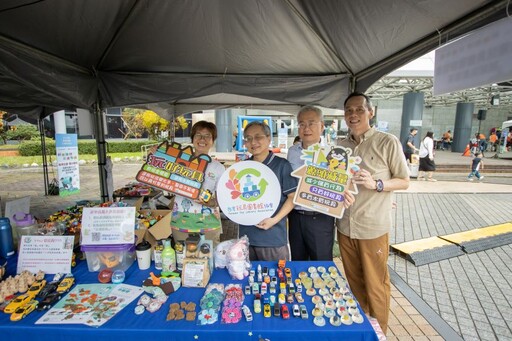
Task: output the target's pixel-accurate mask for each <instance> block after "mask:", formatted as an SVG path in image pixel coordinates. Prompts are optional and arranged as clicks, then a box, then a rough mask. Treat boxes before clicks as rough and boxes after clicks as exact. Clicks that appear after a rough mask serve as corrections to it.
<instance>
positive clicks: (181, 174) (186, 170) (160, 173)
mask: <svg viewBox="0 0 512 341" xmlns="http://www.w3.org/2000/svg"><path fill="white" fill-rule="evenodd" d="M211 161H212V159H211V158H210V156H208V155H206V154H201V155H199V156H197V157H196V156H194V153H193V149H192V147H191V146H187V147H185V148H182V147H181V145H180V144H179V143H177V142H168V141H165V142H163V143H162V144H160V145H159V146H158V148H157V149H156V150H155V152H154V153H150V154H149V155H148V158H147V161H146V163H145V164H144V165H142V168H141V170H140V171H139V172H138V173H137V177H136V179H137V181H139V182H142V183H145V184H148V185H150V186H153V187H157V188H160V189H163V190H164V191H168V192H172V193H176V194H179V195H181V196H183V197H186V198H189V199H192V200H193V199H197V198H198V197H199V195H200V194H201V192H200V191H201V186H202V185H203V182H204V176H205V175H204V172H205V170H206V167H207V166H208V164H209V163H210V162H211Z"/></svg>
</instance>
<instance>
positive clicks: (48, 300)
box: [37, 291, 60, 311]
mask: <svg viewBox="0 0 512 341" xmlns="http://www.w3.org/2000/svg"><path fill="white" fill-rule="evenodd" d="M58 300H60V293H59V292H56V291H54V292H52V293H50V294H48V295H47V296H46V297H45V298H44V299H43V300H42V301H41V302H39V304H38V305H37V310H39V311H41V310H45V309H49V308H50V307H51V306H52V305H53V304H54V303H55V302H57V301H58Z"/></svg>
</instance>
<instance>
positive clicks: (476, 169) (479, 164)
mask: <svg viewBox="0 0 512 341" xmlns="http://www.w3.org/2000/svg"><path fill="white" fill-rule="evenodd" d="M480 169H484V162H483V160H482V158H481V157H480V153H478V152H477V153H476V154H475V157H474V158H473V160H471V173H469V175H468V180H469V181H473V176H476V178H477V179H478V180H482V179H483V178H484V176H483V175H480Z"/></svg>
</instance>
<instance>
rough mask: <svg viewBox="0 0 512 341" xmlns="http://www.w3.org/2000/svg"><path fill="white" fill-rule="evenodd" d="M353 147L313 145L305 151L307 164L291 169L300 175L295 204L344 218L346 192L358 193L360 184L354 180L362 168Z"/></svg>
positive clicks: (294, 174) (304, 158)
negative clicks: (354, 155) (354, 176)
mask: <svg viewBox="0 0 512 341" xmlns="http://www.w3.org/2000/svg"><path fill="white" fill-rule="evenodd" d="M350 155H352V150H351V149H350V148H343V147H340V146H336V147H332V148H331V147H322V146H320V144H314V145H312V146H310V147H309V148H308V149H307V150H303V151H302V156H301V159H303V160H304V161H305V162H304V165H303V166H301V167H299V168H297V169H296V170H294V171H293V172H292V175H293V176H295V177H297V178H299V185H298V186H297V191H296V192H295V197H294V198H293V203H294V204H296V205H300V206H303V207H307V208H310V209H312V210H314V211H317V212H321V213H324V214H327V215H330V216H333V217H335V218H341V217H342V216H343V213H344V212H345V208H344V207H343V204H342V203H343V201H344V200H345V199H344V198H345V197H344V194H343V193H344V192H345V191H350V192H351V193H354V194H357V186H356V185H355V184H353V183H351V181H350V179H351V178H352V176H353V175H354V174H355V173H356V172H357V171H359V166H358V165H359V164H360V163H361V158H360V157H358V156H357V157H352V156H350Z"/></svg>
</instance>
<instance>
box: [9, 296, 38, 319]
mask: <svg viewBox="0 0 512 341" xmlns="http://www.w3.org/2000/svg"><path fill="white" fill-rule="evenodd" d="M37 304H38V302H37V301H36V300H30V301H29V302H28V303H26V304H25V305H23V306H21V307H19V308H18V309H16V310H15V311H14V313H12V314H11V321H19V320H21V319H23V318H25V316H27V315H28V314H30V313H31V312H33V311H34V309H36V307H37Z"/></svg>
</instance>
